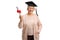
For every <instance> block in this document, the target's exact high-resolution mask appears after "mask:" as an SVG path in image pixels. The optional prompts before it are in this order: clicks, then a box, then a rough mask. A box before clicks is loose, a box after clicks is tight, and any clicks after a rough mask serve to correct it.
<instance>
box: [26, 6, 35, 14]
mask: <svg viewBox="0 0 60 40" xmlns="http://www.w3.org/2000/svg"><path fill="white" fill-rule="evenodd" d="M34 9H35V8H34V7H33V6H28V8H27V10H28V12H29V13H33V11H34Z"/></svg>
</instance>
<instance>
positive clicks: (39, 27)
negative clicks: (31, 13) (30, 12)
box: [37, 18, 42, 33]
mask: <svg viewBox="0 0 60 40" xmlns="http://www.w3.org/2000/svg"><path fill="white" fill-rule="evenodd" d="M37 25H38V32H39V33H40V32H41V29H42V24H41V22H40V20H39V18H38V23H37Z"/></svg>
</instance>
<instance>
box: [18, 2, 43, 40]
mask: <svg viewBox="0 0 60 40" xmlns="http://www.w3.org/2000/svg"><path fill="white" fill-rule="evenodd" d="M26 4H28V8H27V10H28V13H27V14H25V15H23V16H21V15H20V17H19V18H20V22H19V24H18V27H19V28H23V30H22V40H39V33H40V31H41V28H42V24H41V22H40V20H39V18H38V16H37V15H36V14H34V13H33V11H34V10H35V8H34V7H35V6H36V4H34V3H33V2H32V1H29V2H26Z"/></svg>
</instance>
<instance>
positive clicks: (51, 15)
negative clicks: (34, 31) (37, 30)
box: [0, 0, 60, 40]
mask: <svg viewBox="0 0 60 40" xmlns="http://www.w3.org/2000/svg"><path fill="white" fill-rule="evenodd" d="M26 1H29V0H0V40H21V39H22V37H21V36H22V29H19V28H18V26H17V25H18V22H19V14H18V13H17V12H16V6H18V7H19V9H20V10H21V11H22V13H21V14H22V15H23V14H25V13H27V10H26V9H27V5H26V4H25V2H26ZM34 2H35V3H36V4H37V5H38V7H37V9H38V15H39V18H40V20H41V22H42V25H43V27H42V31H41V34H40V40H60V0H34Z"/></svg>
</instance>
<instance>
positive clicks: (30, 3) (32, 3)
mask: <svg viewBox="0 0 60 40" xmlns="http://www.w3.org/2000/svg"><path fill="white" fill-rule="evenodd" d="M25 3H26V4H27V5H28V6H33V7H37V5H36V4H35V3H34V2H33V1H28V2H25ZM36 15H37V16H38V14H37V9H36Z"/></svg>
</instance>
